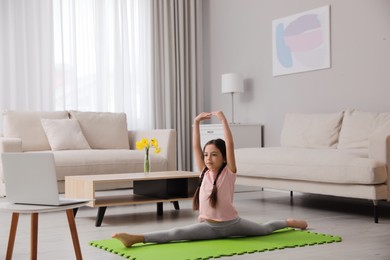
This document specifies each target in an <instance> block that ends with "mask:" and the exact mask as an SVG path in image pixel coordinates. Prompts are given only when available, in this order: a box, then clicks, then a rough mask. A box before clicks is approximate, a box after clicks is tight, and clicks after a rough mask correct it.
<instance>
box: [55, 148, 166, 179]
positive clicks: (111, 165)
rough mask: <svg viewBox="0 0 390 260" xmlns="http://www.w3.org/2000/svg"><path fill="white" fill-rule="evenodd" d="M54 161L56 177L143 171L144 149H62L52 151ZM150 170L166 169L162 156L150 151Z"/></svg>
mask: <svg viewBox="0 0 390 260" xmlns="http://www.w3.org/2000/svg"><path fill="white" fill-rule="evenodd" d="M53 154H54V157H55V161H56V172H57V179H58V180H64V179H65V176H74V175H91V174H111V173H127V172H143V170H144V166H143V165H144V156H145V152H144V151H138V150H124V149H117V150H116V149H115V150H111V149H102V150H93V149H91V150H62V151H53ZM150 160H151V165H150V168H151V171H153V172H155V171H167V170H168V162H167V159H165V158H164V157H162V156H160V155H158V154H154V153H151V154H150Z"/></svg>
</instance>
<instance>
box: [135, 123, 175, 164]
mask: <svg viewBox="0 0 390 260" xmlns="http://www.w3.org/2000/svg"><path fill="white" fill-rule="evenodd" d="M144 137H145V138H149V139H151V138H156V139H157V141H158V144H159V146H160V147H161V152H160V154H159V155H161V156H162V157H164V158H166V159H167V161H168V170H169V171H176V170H177V161H176V160H177V159H176V150H177V148H176V131H175V130H174V129H153V130H129V141H130V149H133V150H134V149H136V146H135V143H136V142H137V141H139V140H141V139H142V138H144Z"/></svg>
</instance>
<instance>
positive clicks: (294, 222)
mask: <svg viewBox="0 0 390 260" xmlns="http://www.w3.org/2000/svg"><path fill="white" fill-rule="evenodd" d="M286 222H287V226H289V227H292V228H299V229H306V228H307V222H306V221H305V220H301V219H292V218H288V219H287V220H286Z"/></svg>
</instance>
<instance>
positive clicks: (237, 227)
mask: <svg viewBox="0 0 390 260" xmlns="http://www.w3.org/2000/svg"><path fill="white" fill-rule="evenodd" d="M285 227H287V223H286V221H269V222H265V223H262V224H258V223H255V222H252V221H249V220H245V219H241V218H237V219H234V220H230V221H224V222H208V221H204V222H201V223H197V224H192V225H188V226H185V227H178V228H172V229H169V230H165V231H156V232H150V233H146V234H144V238H145V242H151V243H167V242H170V241H179V240H206V239H217V238H224V237H246V236H263V235H268V234H271V233H272V232H273V231H275V230H278V229H282V228H285Z"/></svg>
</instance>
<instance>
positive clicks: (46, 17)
mask: <svg viewBox="0 0 390 260" xmlns="http://www.w3.org/2000/svg"><path fill="white" fill-rule="evenodd" d="M51 10H52V1H51V0H39V1H28V0H2V1H0V35H1V40H0V109H2V110H4V109H19V110H51V109H53V107H54V104H53V98H52V97H53V89H52V87H51V83H52V72H53V59H52V53H53V37H52V36H53V34H52V31H53V30H52V24H53V23H52V21H53V19H52V18H53V17H52V13H51ZM0 126H1V125H0Z"/></svg>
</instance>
